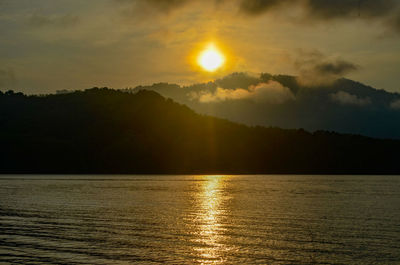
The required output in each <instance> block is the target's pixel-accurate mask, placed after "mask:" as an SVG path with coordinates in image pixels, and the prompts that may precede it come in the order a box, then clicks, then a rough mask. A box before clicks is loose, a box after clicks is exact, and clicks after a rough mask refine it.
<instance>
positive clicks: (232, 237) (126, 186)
mask: <svg viewBox="0 0 400 265" xmlns="http://www.w3.org/2000/svg"><path fill="white" fill-rule="evenodd" d="M71 178H72V179H71ZM0 263H2V264H8V263H11V264H18V263H22V264H271V263H273V264H309V263H321V264H324V263H325V264H400V177H399V176H0Z"/></svg>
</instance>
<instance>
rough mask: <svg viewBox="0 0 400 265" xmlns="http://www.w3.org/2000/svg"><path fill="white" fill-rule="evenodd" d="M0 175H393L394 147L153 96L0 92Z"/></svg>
mask: <svg viewBox="0 0 400 265" xmlns="http://www.w3.org/2000/svg"><path fill="white" fill-rule="evenodd" d="M0 136H1V137H0V146H1V153H0V172H1V173H49V174H50V173H63V174H71V173H87V174H89V173H104V174H111V173H113V174H114V173H121V174H122V173H129V174H134V173H137V174H139V173H154V174H156V173H169V174H194V173H198V174H203V173H204V174H230V173H232V174H250V173H252V174H255V173H296V174H310V173H315V174H322V173H324V174H384V173H385V174H389V173H390V174H398V173H400V164H399V163H398V158H397V153H398V150H400V149H399V148H400V141H397V140H379V139H373V138H368V137H364V136H357V135H345V134H338V133H334V132H326V131H317V132H314V133H309V132H307V131H305V130H303V129H298V130H288V129H279V128H272V127H270V128H266V127H260V126H256V127H248V126H246V125H241V124H237V123H234V122H231V121H228V120H224V119H220V118H215V117H211V116H207V115H200V114H197V113H196V112H194V111H193V110H191V109H189V108H188V107H187V106H185V105H181V104H178V103H176V102H174V101H173V100H171V99H166V98H164V97H162V96H161V95H160V94H158V93H156V92H154V91H147V90H140V91H138V92H136V93H126V92H121V91H117V90H112V89H108V88H93V89H89V90H85V91H76V92H73V93H61V94H58V95H48V96H26V95H23V94H21V93H14V92H12V91H9V92H6V93H1V94H0Z"/></svg>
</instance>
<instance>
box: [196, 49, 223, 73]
mask: <svg viewBox="0 0 400 265" xmlns="http://www.w3.org/2000/svg"><path fill="white" fill-rule="evenodd" d="M197 63H198V64H199V65H200V66H201V67H202V68H203V69H204V70H206V71H208V72H214V71H216V70H217V69H219V68H220V67H221V66H223V64H224V63H225V56H224V55H223V54H222V52H221V51H220V50H219V49H218V48H217V47H216V46H215V44H209V45H208V46H207V48H206V49H205V50H203V51H202V52H201V53H200V55H199V56H198V58H197Z"/></svg>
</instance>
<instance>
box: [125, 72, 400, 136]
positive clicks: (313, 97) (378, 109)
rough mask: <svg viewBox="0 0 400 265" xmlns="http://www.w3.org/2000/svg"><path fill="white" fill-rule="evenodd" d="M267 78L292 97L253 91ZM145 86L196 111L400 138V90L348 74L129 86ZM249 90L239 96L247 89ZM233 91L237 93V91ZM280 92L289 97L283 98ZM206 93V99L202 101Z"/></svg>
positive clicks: (250, 121)
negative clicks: (318, 80)
mask: <svg viewBox="0 0 400 265" xmlns="http://www.w3.org/2000/svg"><path fill="white" fill-rule="evenodd" d="M269 82H275V83H277V84H279V85H281V86H282V87H283V88H287V91H289V92H290V93H291V95H290V97H287V96H288V95H287V92H285V93H286V94H282V93H281V95H280V96H281V97H280V98H278V99H279V100H278V101H275V102H274V101H273V100H265V99H270V98H274V97H275V98H276V96H277V95H276V92H277V91H276V88H275V90H273V91H271V90H266V89H265V88H264V90H259V91H260V93H254V88H257V85H259V84H265V83H269ZM252 88H253V91H251V89H252ZM261 88H262V87H261ZM266 88H268V86H267V87H266ZM141 89H147V90H154V91H156V92H158V93H160V94H161V95H163V96H165V97H169V98H172V99H174V100H176V101H177V102H179V103H182V104H186V105H187V106H189V107H190V108H192V109H193V110H195V111H196V112H198V113H202V114H208V115H212V116H216V117H220V118H225V119H229V120H231V121H234V122H239V123H243V124H247V125H260V126H267V127H269V126H274V127H280V128H286V129H296V128H304V129H305V130H308V131H318V130H327V131H336V132H340V133H350V134H362V135H366V136H370V137H376V138H393V139H400V123H399V122H398V121H399V120H400V94H398V93H390V92H387V91H385V90H378V89H375V88H373V87H370V86H366V85H363V84H361V83H359V82H355V81H352V80H349V79H345V78H341V79H338V80H336V81H333V82H331V83H326V84H318V85H315V86H310V85H305V84H302V82H300V81H299V78H297V77H294V76H288V75H270V74H261V75H260V76H250V75H247V74H245V73H234V74H231V75H228V76H226V77H224V78H221V79H217V80H215V81H213V82H208V83H203V84H195V85H191V86H185V87H181V86H179V85H175V84H167V83H158V84H154V85H151V86H139V87H137V88H134V89H131V90H129V91H132V92H136V91H138V90H141ZM219 89H220V90H219ZM221 89H222V92H224V95H219V98H216V96H217V94H218V92H217V91H219V92H221ZM238 89H240V90H241V91H238ZM249 90H250V93H248V94H245V96H243V97H240V95H243V92H245V91H249ZM235 91H237V92H238V93H236V94H235ZM239 92H240V93H239ZM252 92H253V94H254V95H252V94H251V93H252ZM256 92H257V91H256ZM271 92H275V94H271ZM278 92H279V91H278ZM281 92H282V91H281ZM283 92H284V91H283ZM263 93H264V96H263ZM266 93H268V94H266ZM204 95H206V96H208V98H206V97H205V96H204ZM229 95H230V97H229ZM246 95H247V96H246ZM282 96H286V98H287V99H289V100H284V99H285V98H282ZM202 97H203V99H206V101H201V99H202ZM210 97H211V99H212V97H214V100H210ZM207 99H208V100H207ZM215 99H216V100H215Z"/></svg>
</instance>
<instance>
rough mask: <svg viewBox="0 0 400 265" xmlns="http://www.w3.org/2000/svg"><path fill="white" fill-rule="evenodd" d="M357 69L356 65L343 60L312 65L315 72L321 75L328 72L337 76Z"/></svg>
mask: <svg viewBox="0 0 400 265" xmlns="http://www.w3.org/2000/svg"><path fill="white" fill-rule="evenodd" d="M357 69H358V66H357V65H355V64H353V63H350V62H346V61H343V60H338V61H336V62H323V63H319V64H317V65H315V67H314V70H315V72H316V73H317V74H321V75H327V74H329V75H337V76H342V75H345V74H348V73H350V72H352V71H355V70H357Z"/></svg>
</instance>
